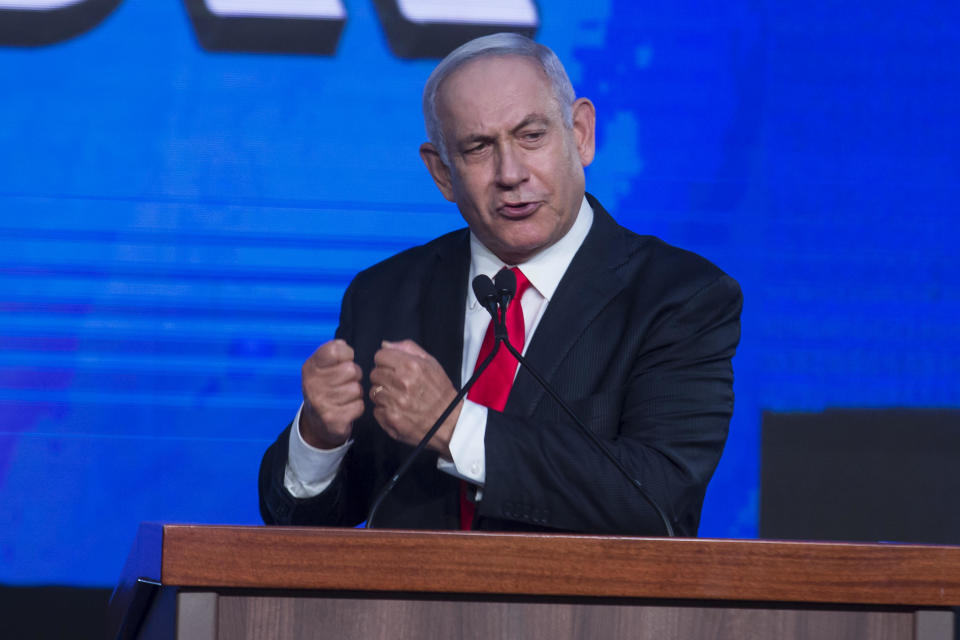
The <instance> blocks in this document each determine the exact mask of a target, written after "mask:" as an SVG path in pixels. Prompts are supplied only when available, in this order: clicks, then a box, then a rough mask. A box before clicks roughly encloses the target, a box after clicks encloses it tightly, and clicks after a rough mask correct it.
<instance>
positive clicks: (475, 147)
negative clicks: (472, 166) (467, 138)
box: [464, 142, 487, 154]
mask: <svg viewBox="0 0 960 640" xmlns="http://www.w3.org/2000/svg"><path fill="white" fill-rule="evenodd" d="M486 148H487V145H485V144H484V143H482V142H480V143H478V144H475V145H473V146H470V147H467V148H466V149H464V153H468V154H476V153H480V152H481V151H483V150H484V149H486Z"/></svg>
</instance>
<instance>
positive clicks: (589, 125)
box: [573, 98, 597, 166]
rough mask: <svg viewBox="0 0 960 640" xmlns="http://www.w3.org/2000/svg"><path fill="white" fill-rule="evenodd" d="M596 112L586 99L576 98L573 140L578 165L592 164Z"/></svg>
mask: <svg viewBox="0 0 960 640" xmlns="http://www.w3.org/2000/svg"><path fill="white" fill-rule="evenodd" d="M596 124H597V111H596V109H595V108H594V106H593V103H592V102H590V100H588V99H587V98H577V100H576V102H574V103H573V139H574V140H575V141H576V143H577V153H578V154H579V155H580V164H582V165H583V166H587V165H588V164H590V163H591V162H593V154H594V152H595V150H596V137H595V136H596Z"/></svg>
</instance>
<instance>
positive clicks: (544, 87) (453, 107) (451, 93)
mask: <svg viewBox="0 0 960 640" xmlns="http://www.w3.org/2000/svg"><path fill="white" fill-rule="evenodd" d="M559 111H560V108H559V105H558V104H557V101H556V95H555V94H554V92H553V90H552V87H551V84H550V80H549V78H548V77H547V74H546V72H545V71H544V70H543V68H542V67H541V66H540V65H539V63H538V62H537V61H535V60H533V59H531V58H528V57H526V56H518V55H505V56H486V57H482V58H477V59H474V60H470V61H468V62H466V63H464V64H463V65H462V66H461V67H459V68H458V69H457V70H456V71H454V72H453V73H451V74H450V75H449V76H448V77H447V78H446V79H445V80H444V82H443V83H442V84H441V85H440V87H438V91H437V115H438V116H439V117H440V119H441V120H442V121H443V122H444V126H445V127H450V126H454V127H455V128H457V129H461V128H463V127H466V128H468V129H475V128H477V127H481V128H482V127H484V126H487V125H489V124H493V123H497V124H505V125H511V122H509V121H513V122H512V125H516V124H519V123H520V122H521V121H523V120H526V119H528V118H530V117H540V118H549V117H550V116H551V115H554V114H559Z"/></svg>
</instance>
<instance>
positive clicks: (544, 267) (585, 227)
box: [468, 196, 593, 309]
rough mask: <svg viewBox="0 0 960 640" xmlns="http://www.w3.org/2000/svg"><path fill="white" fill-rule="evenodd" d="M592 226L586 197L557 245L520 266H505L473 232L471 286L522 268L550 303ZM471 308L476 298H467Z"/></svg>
mask: <svg viewBox="0 0 960 640" xmlns="http://www.w3.org/2000/svg"><path fill="white" fill-rule="evenodd" d="M592 225H593V209H592V208H590V205H589V204H588V203H587V198H586V196H584V198H583V200H582V201H581V202H580V210H579V211H577V217H576V219H575V220H574V221H573V226H571V227H570V230H569V231H567V233H566V234H564V236H563V237H562V238H560V239H559V240H557V241H556V242H555V243H554V244H552V245H550V246H549V247H547V248H546V249H544V250H543V251H541V252H539V253H537V254H536V255H534V256H533V257H532V258H530V259H529V260H527V261H526V262H523V263H521V264H518V265H512V264H509V265H508V264H504V262H503V261H502V260H500V258H498V257H497V256H496V255H494V253H493V252H492V251H490V249H488V248H487V247H485V246H484V245H483V243H482V242H480V241H479V240H478V239H477V237H476V236H475V235H474V234H473V232H472V231H471V232H470V282H473V279H474V278H476V277H477V276H478V275H480V274H485V275H487V276H489V277H491V278H492V277H493V276H494V275H496V274H497V272H498V271H500V269H503V268H504V267H508V268H509V267H513V266H517V267H520V270H521V271H523V275H525V276H527V280H529V281H530V284H532V285H533V288H534V289H536V290H537V292H539V293H540V295H542V296H543V297H544V298H545V299H546V300H550V298H551V297H552V296H553V294H554V292H555V291H556V290H557V286H559V284H560V280H561V279H562V278H563V274H564V273H566V271H567V267H569V266H570V263H571V262H572V261H573V256H574V255H576V253H577V250H579V249H580V245H582V244H583V241H584V239H586V237H587V233H589V232H590V227H591V226H592ZM468 299H469V300H470V304H469V307H470V309H474V308H475V307H476V306H477V305H478V303H477V299H476V298H475V297H474V296H468Z"/></svg>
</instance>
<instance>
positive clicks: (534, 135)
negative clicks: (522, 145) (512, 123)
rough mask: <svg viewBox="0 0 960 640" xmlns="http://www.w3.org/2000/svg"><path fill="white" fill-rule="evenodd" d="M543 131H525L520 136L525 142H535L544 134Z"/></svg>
mask: <svg viewBox="0 0 960 640" xmlns="http://www.w3.org/2000/svg"><path fill="white" fill-rule="evenodd" d="M545 133H546V132H545V131H527V132H526V133H524V134H523V135H522V138H523V139H524V140H526V141H527V142H536V141H537V140H539V139H540V138H542V137H543V136H544V134H545Z"/></svg>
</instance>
